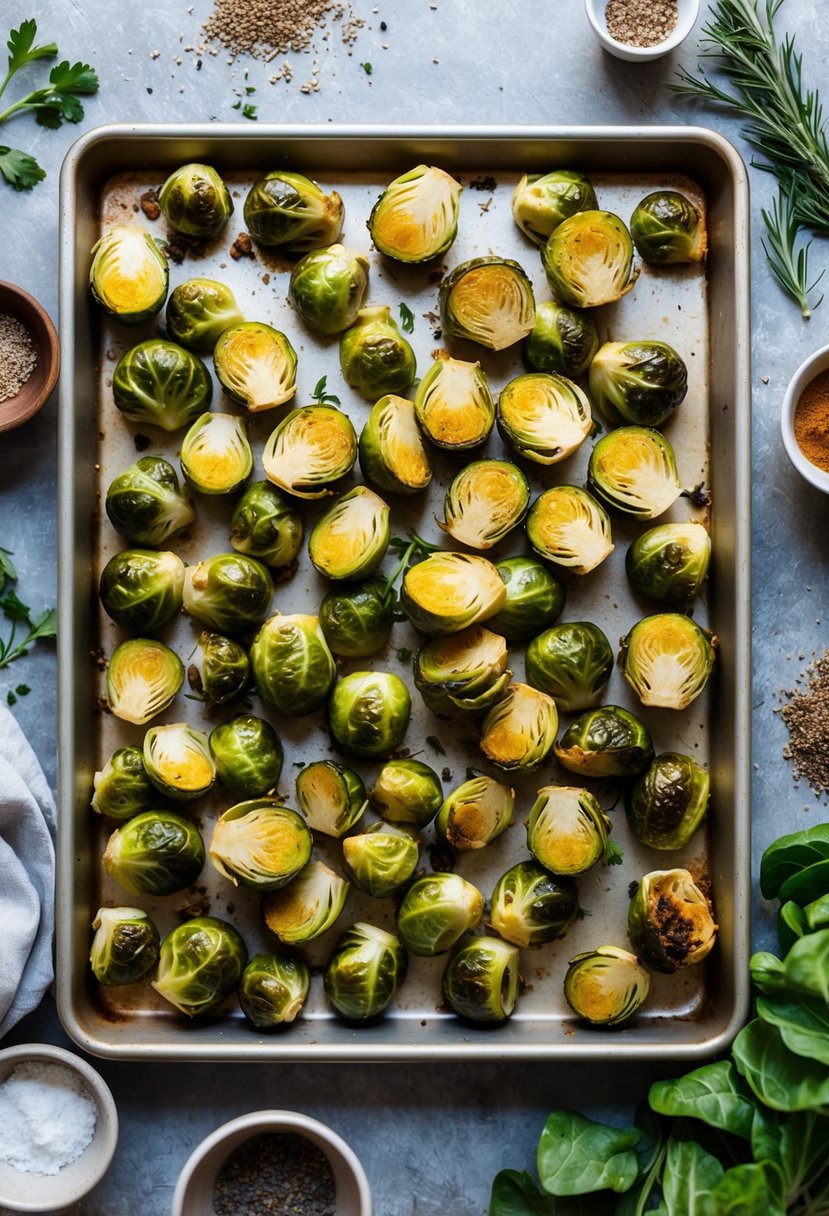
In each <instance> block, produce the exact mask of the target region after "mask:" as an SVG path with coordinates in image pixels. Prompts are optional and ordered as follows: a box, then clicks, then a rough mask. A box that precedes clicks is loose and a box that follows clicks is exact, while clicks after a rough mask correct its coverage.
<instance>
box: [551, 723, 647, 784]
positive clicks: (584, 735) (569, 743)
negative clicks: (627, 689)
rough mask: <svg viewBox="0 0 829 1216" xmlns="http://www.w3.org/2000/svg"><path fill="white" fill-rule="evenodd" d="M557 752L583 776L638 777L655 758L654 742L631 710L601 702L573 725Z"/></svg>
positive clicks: (562, 759) (564, 762)
mask: <svg viewBox="0 0 829 1216" xmlns="http://www.w3.org/2000/svg"><path fill="white" fill-rule="evenodd" d="M555 753H556V759H557V760H558V762H559V764H563V765H564V767H565V768H567V769H569V770H570V772H571V773H579V774H580V775H581V776H583V777H635V776H637V775H638V774H639V773H642V772H644V771H645V769H646V768H647V767H648V765H649V764H650V762H651V761H652V760H653V742H652V740H651V734H650V731H649V730H648V728H647V726H645V723H644V722H642V721H641V720H640V719H639V718H637V717H636V715H635V714H632V713H631V712H630V710H628V709H623V708H622V706H621V705H602V706H601V707H600V708H599V709H591V710H588V712H587V713H585V714H582V715H581V717H579V718H576V720H575V722H572V723H571V724H570V726H569V727H568V728H567V730H566V731H565V732H564V734H563V735H562V736H561V738H560V739H559V741H558V743H557V744H556V748H555Z"/></svg>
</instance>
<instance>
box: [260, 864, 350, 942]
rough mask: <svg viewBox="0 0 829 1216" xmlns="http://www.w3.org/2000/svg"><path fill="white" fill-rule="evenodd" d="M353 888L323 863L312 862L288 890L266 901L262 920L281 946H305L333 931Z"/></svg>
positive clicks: (289, 884) (273, 895) (280, 891)
mask: <svg viewBox="0 0 829 1216" xmlns="http://www.w3.org/2000/svg"><path fill="white" fill-rule="evenodd" d="M350 886H351V884H350V883H349V882H347V881H346V879H344V878H341V877H340V875H339V874H335V873H334V871H333V870H330V869H329V868H328V866H327V865H325V864H324V863H323V862H321V861H309V862H308V865H307V866H305V867H304V869H302V870H301V871H300V872H299V874H298V875H297V876H296V878H293V879H292V880H291V881H290V882H289V883H288V885H287V886H286V887H282V889H281V890H279V891H271V892H270V893H269V894H268V895H265V896H264V897H263V899H262V919H263V920H264V922H265V924H266V925H267V927H268V928H269V929H270V931H271V933H273V934H274V935H275V936H276V937H278V938H279V940H280V941H281V942H284V943H285V944H286V945H288V946H299V945H303V944H304V943H305V942H310V941H313V940H314V938H315V937H319V936H320V934H321V933H324V932H325V931H326V929H330V928H331V926H332V925H333V924H334V921H335V920H336V919H337V917H338V916H339V915H340V913H341V912H342V910H343V908H344V907H345V900H346V896H347V895H348V892H349V889H350Z"/></svg>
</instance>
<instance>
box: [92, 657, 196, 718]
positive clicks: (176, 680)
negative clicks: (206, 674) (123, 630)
mask: <svg viewBox="0 0 829 1216" xmlns="http://www.w3.org/2000/svg"><path fill="white" fill-rule="evenodd" d="M183 683H184V664H183V663H182V661H181V659H180V658H179V657H178V655H177V654H176V653H175V652H174V651H172V650H171V649H170V647H169V646H165V645H164V643H163V642H157V641H155V640H154V639H153V638H127V640H126V641H125V642H122V643H121V645H120V646H116V648H115V650H113V652H112V656H111V657H110V660H109V664H108V666H107V675H106V690H107V704H108V705H109V708H110V709H111V711H112V712H113V713H114V714H115V716H116V718H121V719H123V721H124V722H134V723H135V725H136V726H143V725H144V723H145V722H149V721H150V719H151V718H155V717H157V716H158V715H159V714H160V713H162V712H163V711H164V710H165V709H166V708H167V706H168V705H170V704H172V702H173V699H174V697H175V695H176V693H177V692H178V691H179V689H180V688H181V686H182V684H183Z"/></svg>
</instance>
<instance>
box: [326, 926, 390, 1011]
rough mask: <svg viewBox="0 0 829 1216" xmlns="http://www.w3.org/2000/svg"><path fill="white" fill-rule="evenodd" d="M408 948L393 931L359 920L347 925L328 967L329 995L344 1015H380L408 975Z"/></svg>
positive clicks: (327, 994) (327, 989)
mask: <svg viewBox="0 0 829 1216" xmlns="http://www.w3.org/2000/svg"><path fill="white" fill-rule="evenodd" d="M407 966H408V958H407V955H406V951H405V950H404V949H403V947H402V946H401V944H400V942H399V941H398V940H397V938H396V937H395V936H394V934H393V933H387V932H386V930H385V929H379V928H378V927H377V926H376V925H369V924H366V923H365V921H357V922H356V924H353V925H352V926H351V928H350V929H346V931H345V933H344V934H343V935H342V937H341V938H340V940H339V941H338V942H337V945H336V946H335V948H334V953H333V954H332V955H331V958H330V959H329V960H328V966H327V967H326V968H325V974H324V976H323V983H324V985H325V995H326V996H327V997H328V999H329V1001H330V1002H331V1004H332V1005H333V1006H334V1008H335V1009H336V1011H337V1013H339V1014H340V1016H341V1017H344V1018H347V1019H348V1020H349V1021H350V1022H364V1021H367V1020H368V1019H369V1018H374V1017H377V1016H378V1015H379V1014H381V1013H382V1012H383V1010H384V1009H385V1008H386V1007H387V1005H388V1004H389V1003H390V1002H391V1000H392V998H393V996H394V994H395V993H396V992H397V990H398V988H399V987H400V985H401V984H402V983H403V981H404V979H405V978H406V969H407Z"/></svg>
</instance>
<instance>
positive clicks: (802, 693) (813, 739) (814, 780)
mask: <svg viewBox="0 0 829 1216" xmlns="http://www.w3.org/2000/svg"><path fill="white" fill-rule="evenodd" d="M804 680H805V686H804V685H803V681H804ZM798 684H799V685H801V687H799V688H795V689H786V690H784V692H783V696H785V697H787V698H788V700H787V703H786V704H785V705H782V706H780V707H779V708H777V709H775V711H774V712H775V713H779V714H780V716H781V717H782V719H783V721H784V722H785V723H786V726H787V727H788V730H789V742H788V743H787V745H786V746H785V747H784V748H783V755H784V756H785V757H786V759H787V760H791V762H792V765H793V767H794V775H795V778H796V779H797V780H798V781H799V780H800V779H801V778H805V780H806V781H808V783H809V785H810V786H811V787H812V789H813V790H814V791H815V793H816V794H825V793H827V792H829V650H824V652H823V654H822V655H820V656H819V657H816V658H815V659H813V661H812V663H811V664H810V666H809V667H808V668H807V670H806V673H805V675H804V676H803V677H801V679H799V680H798Z"/></svg>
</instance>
